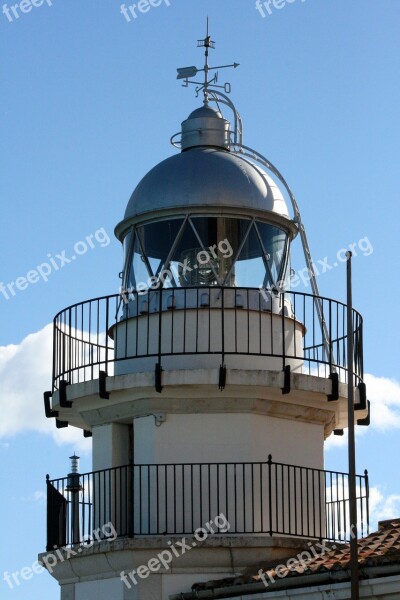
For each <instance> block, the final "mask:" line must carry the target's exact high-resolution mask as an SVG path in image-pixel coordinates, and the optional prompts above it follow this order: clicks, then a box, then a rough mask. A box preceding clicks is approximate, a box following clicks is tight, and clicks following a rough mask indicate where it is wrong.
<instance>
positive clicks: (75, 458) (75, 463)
mask: <svg viewBox="0 0 400 600" xmlns="http://www.w3.org/2000/svg"><path fill="white" fill-rule="evenodd" d="M79 458H80V457H79V456H77V455H76V453H75V452H74V454H73V456H70V457H69V459H70V461H71V473H78V466H79Z"/></svg>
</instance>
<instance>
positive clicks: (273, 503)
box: [47, 456, 369, 551]
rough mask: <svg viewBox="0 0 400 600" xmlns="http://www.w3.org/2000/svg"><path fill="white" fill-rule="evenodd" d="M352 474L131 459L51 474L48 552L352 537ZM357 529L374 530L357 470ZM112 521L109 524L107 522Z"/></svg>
mask: <svg viewBox="0 0 400 600" xmlns="http://www.w3.org/2000/svg"><path fill="white" fill-rule="evenodd" d="M348 483H349V481H348V475H347V474H346V473H341V472H336V471H326V470H320V469H312V468H307V467H301V466H295V465H288V464H282V463H275V462H273V460H272V457H271V456H269V458H268V461H266V462H251V463H250V462H249V463H194V464H189V463H181V464H151V465H150V464H147V465H145V464H143V465H127V466H122V467H117V468H114V469H107V470H102V471H95V472H92V473H85V474H78V473H73V474H70V475H69V476H68V477H64V478H61V479H53V480H50V479H49V477H47V551H50V550H53V549H54V548H61V547H66V546H74V545H77V544H91V543H93V541H101V540H102V539H107V531H109V529H110V527H111V528H112V530H113V531H115V534H116V535H118V537H136V536H160V535H164V536H176V535H179V536H183V535H193V534H194V533H195V532H197V534H198V535H200V536H201V532H202V531H204V534H206V533H207V523H210V522H211V521H214V520H215V518H216V517H218V516H219V515H223V517H224V522H225V523H226V527H225V528H224V530H223V531H220V533H223V535H226V536H229V535H249V536H254V535H261V536H262V535H267V536H273V535H282V536H295V537H302V538H308V539H321V540H322V539H324V540H329V541H339V542H345V541H348V540H349V539H350V534H351V524H350V521H349V494H348V488H349V486H348ZM357 509H358V520H359V522H358V532H359V535H360V536H365V535H368V533H369V488H368V474H367V471H365V474H364V475H358V476H357ZM107 526H108V527H107Z"/></svg>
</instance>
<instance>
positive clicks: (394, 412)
mask: <svg viewBox="0 0 400 600" xmlns="http://www.w3.org/2000/svg"><path fill="white" fill-rule="evenodd" d="M365 383H366V385H367V396H368V399H369V400H371V426H372V427H373V428H374V429H377V430H379V431H388V430H389V429H399V428H400V383H398V382H397V381H395V380H393V379H387V378H386V377H375V375H366V376H365Z"/></svg>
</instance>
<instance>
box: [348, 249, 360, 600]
mask: <svg viewBox="0 0 400 600" xmlns="http://www.w3.org/2000/svg"><path fill="white" fill-rule="evenodd" d="M346 258H347V360H348V367H347V393H348V411H347V416H348V427H349V442H348V443H349V448H348V455H349V516H350V531H351V532H352V538H351V540H350V573H351V599H352V600H359V597H360V591H359V566H358V531H357V478H356V446H355V427H354V354H353V352H354V340H353V292H352V272H351V258H352V253H351V252H346Z"/></svg>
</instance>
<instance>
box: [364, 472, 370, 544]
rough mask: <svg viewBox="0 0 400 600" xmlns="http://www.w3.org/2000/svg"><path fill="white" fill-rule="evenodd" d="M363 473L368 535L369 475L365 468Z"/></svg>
mask: <svg viewBox="0 0 400 600" xmlns="http://www.w3.org/2000/svg"><path fill="white" fill-rule="evenodd" d="M364 475H365V505H366V506H365V510H366V513H367V514H366V518H367V535H369V475H368V471H367V469H365V471H364Z"/></svg>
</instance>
